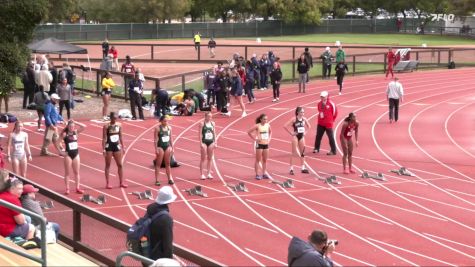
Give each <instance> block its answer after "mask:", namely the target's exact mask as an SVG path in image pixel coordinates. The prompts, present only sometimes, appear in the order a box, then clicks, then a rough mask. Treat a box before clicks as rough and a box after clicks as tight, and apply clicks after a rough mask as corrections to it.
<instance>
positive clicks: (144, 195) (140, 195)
mask: <svg viewBox="0 0 475 267" xmlns="http://www.w3.org/2000/svg"><path fill="white" fill-rule="evenodd" d="M129 194H131V195H135V196H137V198H138V199H151V200H153V195H152V190H145V191H144V192H138V191H135V192H132V193H129Z"/></svg>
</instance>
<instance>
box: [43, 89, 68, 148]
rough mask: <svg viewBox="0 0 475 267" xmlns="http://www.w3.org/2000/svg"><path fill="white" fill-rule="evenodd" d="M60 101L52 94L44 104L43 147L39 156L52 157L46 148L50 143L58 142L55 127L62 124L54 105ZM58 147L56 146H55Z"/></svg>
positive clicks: (57, 96) (56, 95)
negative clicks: (44, 127)
mask: <svg viewBox="0 0 475 267" xmlns="http://www.w3.org/2000/svg"><path fill="white" fill-rule="evenodd" d="M59 100H60V97H59V95H58V94H52V95H51V96H50V100H49V101H47V102H46V104H45V107H44V116H45V126H46V131H45V136H44V140H43V146H42V147H41V154H40V155H41V156H50V155H52V154H51V153H50V152H48V146H49V145H50V143H51V141H52V142H53V143H55V144H56V143H57V142H58V141H59V138H58V137H59V135H58V128H57V127H56V125H57V124H58V123H63V117H61V115H59V114H58V112H57V111H56V108H55V107H54V105H55V104H56V103H57V102H58V101H59ZM56 147H58V146H56Z"/></svg>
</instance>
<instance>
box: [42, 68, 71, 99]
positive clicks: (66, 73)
mask: <svg viewBox="0 0 475 267" xmlns="http://www.w3.org/2000/svg"><path fill="white" fill-rule="evenodd" d="M64 78H66V79H68V84H69V86H70V87H71V93H72V94H74V83H75V81H76V74H75V73H74V71H73V69H71V67H70V66H69V65H68V64H67V63H63V69H62V70H61V71H60V72H59V80H60V81H62V80H63V79H64ZM45 89H46V88H45ZM51 94H53V91H51V90H50V91H49V95H51Z"/></svg>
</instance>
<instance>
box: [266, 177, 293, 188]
mask: <svg viewBox="0 0 475 267" xmlns="http://www.w3.org/2000/svg"><path fill="white" fill-rule="evenodd" d="M271 183H273V184H278V185H280V186H282V187H283V188H294V187H295V186H294V181H293V180H292V179H288V180H285V181H283V182H281V181H271Z"/></svg>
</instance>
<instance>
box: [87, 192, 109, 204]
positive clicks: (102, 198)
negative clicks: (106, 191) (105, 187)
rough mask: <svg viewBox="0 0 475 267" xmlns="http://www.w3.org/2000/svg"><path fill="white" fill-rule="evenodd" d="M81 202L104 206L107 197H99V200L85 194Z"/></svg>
mask: <svg viewBox="0 0 475 267" xmlns="http://www.w3.org/2000/svg"><path fill="white" fill-rule="evenodd" d="M81 201H82V202H94V203H96V204H98V205H102V204H104V203H106V197H105V196H104V195H99V196H97V198H95V197H93V196H91V195H89V194H84V195H83V196H82V197H81Z"/></svg>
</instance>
